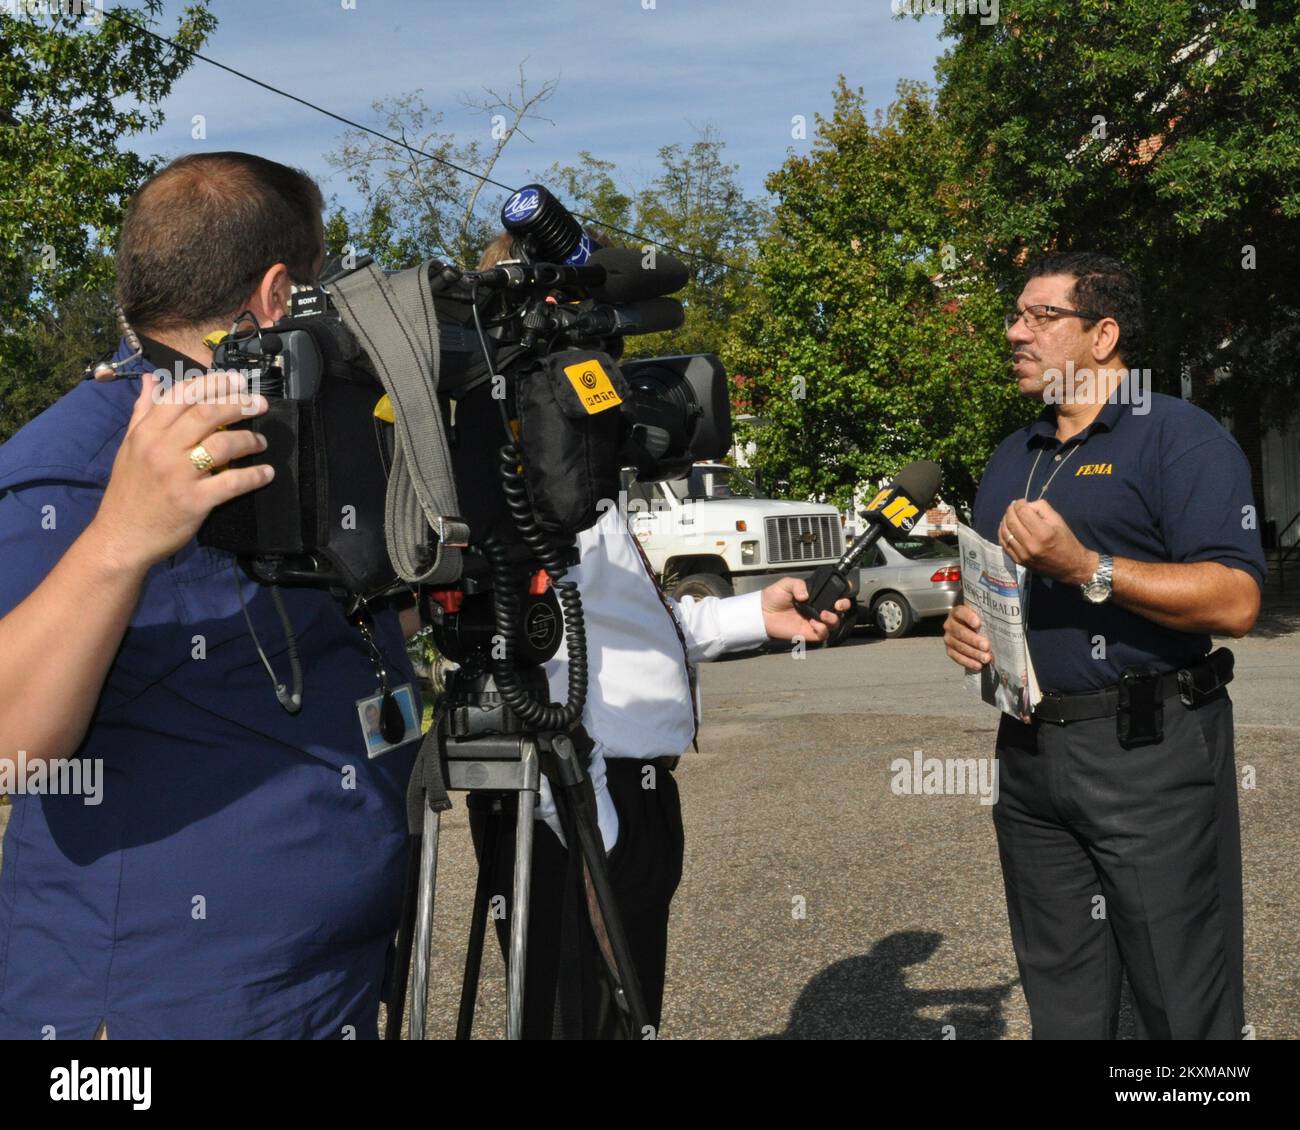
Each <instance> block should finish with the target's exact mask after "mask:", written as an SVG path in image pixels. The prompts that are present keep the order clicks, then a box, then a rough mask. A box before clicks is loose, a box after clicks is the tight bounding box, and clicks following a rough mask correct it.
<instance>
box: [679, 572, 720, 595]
mask: <svg viewBox="0 0 1300 1130" xmlns="http://www.w3.org/2000/svg"><path fill="white" fill-rule="evenodd" d="M670 595H672V596H673V597H674V598H675V599H680V598H681V597H683V596H732V595H733V593H732V591H731V582H730V581H728V580H727V578H726V577H719V576H718V574H717V573H692V574H691V575H690V576H689V577H683V578H682V579H681V580H680V581H678V582H677V583H676V584H675V585H673V591H672V593H671V594H670Z"/></svg>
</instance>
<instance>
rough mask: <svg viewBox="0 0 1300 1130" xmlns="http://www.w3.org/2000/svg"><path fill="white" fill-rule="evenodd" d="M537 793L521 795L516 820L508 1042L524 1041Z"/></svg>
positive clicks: (507, 1005)
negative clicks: (526, 972)
mask: <svg viewBox="0 0 1300 1130" xmlns="http://www.w3.org/2000/svg"><path fill="white" fill-rule="evenodd" d="M536 801H537V793H536V792H534V791H533V790H531V789H524V790H522V791H521V792H520V793H519V814H518V816H517V817H516V818H515V883H514V893H513V895H512V896H511V901H510V961H509V966H508V971H507V974H506V994H507V997H506V1039H508V1040H519V1039H522V1038H523V1030H524V968H525V965H526V963H527V958H528V900H529V898H530V897H531V894H532V882H533V808H534V806H535V804H536Z"/></svg>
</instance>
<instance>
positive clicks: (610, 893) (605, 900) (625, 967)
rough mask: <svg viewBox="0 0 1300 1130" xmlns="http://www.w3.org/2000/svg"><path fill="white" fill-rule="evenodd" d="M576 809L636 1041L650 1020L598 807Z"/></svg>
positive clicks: (581, 840) (581, 805)
mask: <svg viewBox="0 0 1300 1130" xmlns="http://www.w3.org/2000/svg"><path fill="white" fill-rule="evenodd" d="M583 785H584V786H585V787H586V788H588V789H590V783H589V782H586V781H584V782H583ZM579 787H582V786H579ZM574 808H575V812H574V823H575V825H576V827H577V832H578V840H579V843H580V845H581V849H582V857H583V860H584V861H585V862H586V865H587V874H588V875H590V876H591V886H592V889H593V890H594V891H595V892H596V905H597V906H598V907H599V908H600V916H601V918H603V919H604V921H605V935H606V937H608V938H609V948H610V949H611V950H612V951H613V954H614V964H615V966H616V967H617V968H618V979H619V982H620V984H619V989H620V991H621V993H622V994H623V997H624V999H625V1000H626V1002H627V1007H628V1012H629V1013H630V1014H631V1017H632V1028H633V1037H634V1038H637V1037H640V1036H642V1035H643V1034H644V1033H645V1031H646V1029H647V1028H649V1027H650V1017H649V1015H648V1014H647V1012H646V1007H645V1001H644V999H642V996H641V982H640V981H639V980H638V979H637V975H636V967H635V966H634V965H633V964H632V951H631V949H630V948H629V947H628V944H627V935H626V934H625V933H624V932H623V919H622V917H621V916H620V915H619V913H618V906H617V904H616V903H615V901H614V888H613V886H611V884H610V881H609V867H608V865H607V863H606V860H605V845H604V843H603V842H602V841H601V838H600V831H599V829H598V826H597V823H596V816H595V806H594V804H593V805H592V806H591V807H590V808H589V807H588V806H587V805H586V804H584V803H582V802H581V801H578V802H577V803H575V805H574Z"/></svg>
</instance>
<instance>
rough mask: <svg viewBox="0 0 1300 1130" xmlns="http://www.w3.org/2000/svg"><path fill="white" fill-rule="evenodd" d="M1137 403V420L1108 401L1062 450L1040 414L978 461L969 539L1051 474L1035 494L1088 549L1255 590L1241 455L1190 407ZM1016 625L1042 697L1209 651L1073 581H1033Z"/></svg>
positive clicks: (1256, 556) (1051, 416)
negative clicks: (1199, 565) (1144, 408)
mask: <svg viewBox="0 0 1300 1130" xmlns="http://www.w3.org/2000/svg"><path fill="white" fill-rule="evenodd" d="M1148 406H1149V409H1150V410H1149V411H1148V412H1146V413H1140V412H1138V411H1136V408H1137V406H1136V405H1127V404H1123V403H1119V402H1118V401H1116V402H1112V403H1108V404H1106V406H1105V407H1104V408H1102V410H1101V412H1100V413H1099V414H1098V416H1097V418H1096V419H1095V420H1094V421H1093V422H1092V424H1090V425H1089V426H1088V427H1087V428H1086V429H1084V431H1082V432H1080V433H1079V434H1078V435H1077V436H1073V437H1071V438H1070V439H1069V440H1068V441H1067V442H1066V443H1064V444H1062V443H1060V441H1058V440H1057V438H1056V413H1055V409H1054V408H1053V407H1051V406H1048V407H1047V408H1045V409H1044V411H1043V413H1042V414H1041V415H1040V416H1039V417H1038V419H1037V420H1035V421H1034V422H1033V423H1032V424H1030V425H1029V426H1028V427H1027V428H1024V429H1022V430H1021V431H1018V432H1016V433H1014V434H1013V435H1011V436H1008V437H1007V439H1006V440H1004V441H1003V442H1002V444H1001V446H999V447H998V449H997V451H996V452H994V454H993V458H992V459H991V460H989V465H988V467H987V468H986V469H985V472H984V477H983V479H982V480H981V481H980V486H979V493H978V494H977V495H976V498H975V511H974V525H975V529H976V531H977V532H978V533H979V535H980V536H981V537H984V538H987V539H988V540H989V541H992V542H996V541H997V540H998V536H997V535H998V525H999V523H1000V522H1001V521H1002V516H1003V514H1005V513H1006V509H1007V507H1008V506H1009V505H1010V504H1011V503H1012V502H1013V501H1014V500H1016V499H1018V498H1029V499H1030V500H1034V499H1037V498H1038V497H1039V495H1040V492H1041V491H1042V488H1043V486H1044V484H1045V483H1047V481H1048V478H1049V476H1052V478H1051V485H1050V486H1048V488H1047V493H1046V494H1045V495H1044V496H1043V497H1044V498H1045V499H1046V501H1047V502H1049V503H1051V505H1052V506H1053V507H1054V508H1055V509H1056V511H1057V512H1058V513H1059V514H1060V515H1061V517H1062V518H1063V519H1064V520H1065V522H1066V523H1067V524H1068V525H1069V527H1070V529H1071V530H1073V531H1074V534H1075V536H1076V537H1077V538H1078V539H1079V540H1080V541H1081V542H1082V543H1083V544H1084V545H1085V546H1086V547H1087V548H1088V549H1092V550H1096V551H1097V552H1099V553H1109V554H1111V555H1112V556H1114V557H1129V558H1132V559H1134V560H1137V561H1165V562H1193V561H1217V562H1219V563H1220V564H1223V565H1226V566H1228V567H1229V568H1233V569H1241V570H1243V571H1245V572H1247V573H1249V574H1250V575H1251V576H1252V577H1254V578H1255V580H1256V582H1258V583H1259V584H1260V585H1261V586H1262V585H1263V582H1264V573H1265V563H1264V552H1263V549H1262V548H1261V545H1260V540H1259V530H1258V528H1257V526H1258V523H1257V521H1256V520H1255V511H1254V499H1253V496H1252V494H1251V488H1250V467H1249V464H1248V463H1247V462H1246V457H1245V455H1244V454H1243V453H1242V450H1241V448H1240V447H1238V446H1237V443H1236V441H1235V440H1234V439H1233V438H1232V436H1231V435H1229V434H1228V432H1227V431H1225V430H1224V428H1223V427H1222V425H1220V424H1219V423H1218V421H1217V420H1215V419H1214V418H1213V417H1212V416H1210V415H1209V414H1208V413H1206V412H1203V411H1202V410H1201V409H1199V408H1197V407H1195V406H1194V405H1191V404H1188V403H1187V402H1185V401H1182V400H1179V399H1177V398H1175V397H1171V396H1162V395H1160V394H1158V393H1156V394H1152V395H1151V396H1150V398H1149V400H1148ZM1035 462H1036V463H1037V466H1036V468H1035ZM1031 471H1032V472H1033V478H1032V482H1030V481H1029V480H1030V473H1031ZM1026 623H1027V627H1028V639H1029V653H1030V656H1031V657H1032V659H1033V662H1034V670H1035V671H1036V673H1037V675H1038V681H1039V685H1040V686H1041V687H1042V689H1043V690H1045V691H1048V690H1052V691H1062V692H1066V693H1070V692H1077V691H1087V690H1095V689H1097V688H1099V687H1104V686H1108V685H1111V684H1113V683H1117V682H1118V681H1119V677H1120V673H1121V672H1122V671H1123V670H1124V668H1126V667H1129V666H1132V665H1133V664H1138V663H1146V664H1150V665H1152V666H1153V667H1154V668H1155V669H1156V670H1160V671H1169V670H1174V669H1175V668H1177V667H1179V666H1182V665H1183V664H1185V663H1186V662H1188V661H1189V660H1191V659H1194V658H1195V657H1197V656H1201V655H1204V654H1205V653H1206V652H1207V651H1209V649H1210V638H1209V636H1208V635H1204V634H1201V633H1195V632H1180V631H1175V630H1174V629H1172V628H1165V627H1162V626H1161V625H1159V624H1157V623H1155V622H1154V621H1152V620H1148V619H1146V618H1145V617H1144V616H1140V615H1138V614H1137V613H1136V612H1130V611H1128V610H1127V609H1125V608H1121V607H1120V606H1119V605H1118V604H1117V603H1116V602H1115V601H1114V600H1108V601H1106V602H1105V603H1104V604H1100V605H1096V604H1091V603H1089V602H1088V601H1087V600H1086V599H1085V598H1084V596H1083V593H1082V592H1081V591H1080V588H1079V586H1078V585H1077V584H1067V583H1063V582H1060V581H1053V580H1051V579H1050V578H1047V577H1041V576H1036V575H1035V576H1033V578H1032V581H1031V584H1030V590H1029V608H1028V615H1027V619H1026ZM1097 637H1100V640H1099V641H1098V639H1097Z"/></svg>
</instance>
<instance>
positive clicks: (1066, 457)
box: [1025, 440, 1086, 502]
mask: <svg viewBox="0 0 1300 1130" xmlns="http://www.w3.org/2000/svg"><path fill="white" fill-rule="evenodd" d="M1085 442H1086V441H1085V440H1080V441H1079V442H1078V443H1076V444H1075V445H1074V446H1073V447H1072V448H1070V451H1069V454H1068V455H1064V456H1061V455H1058V456H1057V457H1056V458H1057V459H1058V460H1059V462H1058V463H1057V464H1056V467H1055V469H1054V470H1053V471H1052V473H1051V474H1050V475H1048V476H1047V482H1045V483H1044V484H1043V489H1042V490H1040V491H1039V492H1038V498H1042V497H1043V495H1045V494H1046V493H1047V488H1048V487H1050V486H1051V485H1052V480H1053V479H1054V478H1056V472H1057V471H1059V470H1060V469H1061V468H1062V467H1064V466H1065V465H1066V463H1068V462H1069V461H1070V456H1071V455H1073V454H1074V453H1075V452H1076V451H1078V450H1079V448H1081V447H1082V446H1083V445H1084V443H1085ZM1042 457H1043V448H1041V447H1040V448H1039V449H1038V454H1037V455H1035V456H1034V465H1033V466H1032V467H1030V468H1029V478H1027V479H1026V480H1025V498H1026V499H1028V498H1029V484H1030V483H1032V482H1033V481H1034V474H1035V473H1036V472H1037V471H1038V461H1039V460H1040V459H1042ZM1038 498H1036V499H1034V501H1035V502H1037V501H1038Z"/></svg>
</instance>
